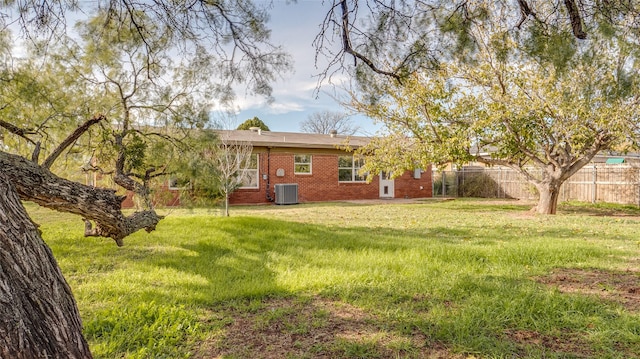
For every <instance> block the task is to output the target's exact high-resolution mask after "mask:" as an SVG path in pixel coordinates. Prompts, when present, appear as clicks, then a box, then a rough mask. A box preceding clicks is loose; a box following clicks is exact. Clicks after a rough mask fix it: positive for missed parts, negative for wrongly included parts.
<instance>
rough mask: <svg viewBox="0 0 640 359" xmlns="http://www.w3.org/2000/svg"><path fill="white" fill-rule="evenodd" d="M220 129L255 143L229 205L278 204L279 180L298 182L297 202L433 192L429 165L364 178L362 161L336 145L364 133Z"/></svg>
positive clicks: (355, 142)
mask: <svg viewBox="0 0 640 359" xmlns="http://www.w3.org/2000/svg"><path fill="white" fill-rule="evenodd" d="M219 134H220V136H224V138H226V139H227V140H228V141H234V142H239V143H250V144H251V145H252V146H253V155H252V161H251V162H252V166H251V168H250V169H249V171H248V175H247V176H246V180H245V183H244V184H243V186H242V187H240V188H239V189H237V190H236V191H235V192H234V193H233V194H232V195H231V197H230V203H232V204H258V203H269V202H273V201H275V202H276V203H277V204H282V203H278V201H277V200H276V190H277V188H279V189H280V190H281V189H282V188H284V187H283V185H297V186H295V187H297V198H296V203H298V202H317V201H337V200H358V199H377V198H425V197H431V196H432V186H431V168H426V169H415V170H414V171H406V172H405V173H404V174H402V176H399V177H397V178H395V179H391V178H387V177H386V176H385V175H380V176H376V177H375V178H374V179H373V180H372V181H371V183H367V182H366V181H365V177H366V176H361V175H360V174H359V173H358V170H359V168H360V166H361V165H362V160H361V159H359V158H358V157H354V156H353V154H352V153H350V152H347V151H345V150H342V149H340V148H341V147H342V146H344V145H345V144H346V143H347V141H348V143H349V146H350V147H351V148H358V147H359V146H362V145H364V144H366V143H367V142H368V141H369V139H368V138H367V137H356V136H349V137H347V136H341V135H324V134H309V133H289V132H271V131H259V130H257V129H256V130H246V131H241V130H234V131H219ZM277 185H280V186H277ZM287 187H288V188H290V187H291V186H287Z"/></svg>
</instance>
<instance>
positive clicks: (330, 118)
mask: <svg viewBox="0 0 640 359" xmlns="http://www.w3.org/2000/svg"><path fill="white" fill-rule="evenodd" d="M300 130H301V131H302V132H307V133H322V134H329V133H331V131H336V133H339V134H342V135H347V136H351V135H355V134H356V133H357V132H358V131H360V127H359V126H357V125H354V124H353V121H352V120H351V118H350V117H349V116H348V115H347V114H345V113H342V112H336V111H328V110H327V111H321V112H314V113H312V114H310V115H309V117H308V118H307V120H305V121H303V122H302V123H300Z"/></svg>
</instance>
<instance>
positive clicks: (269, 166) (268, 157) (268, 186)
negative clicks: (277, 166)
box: [267, 147, 273, 202]
mask: <svg viewBox="0 0 640 359" xmlns="http://www.w3.org/2000/svg"><path fill="white" fill-rule="evenodd" d="M270 179H271V147H267V201H269V202H273V197H271V191H270V190H269V189H270V188H271V187H270V186H271V185H270Z"/></svg>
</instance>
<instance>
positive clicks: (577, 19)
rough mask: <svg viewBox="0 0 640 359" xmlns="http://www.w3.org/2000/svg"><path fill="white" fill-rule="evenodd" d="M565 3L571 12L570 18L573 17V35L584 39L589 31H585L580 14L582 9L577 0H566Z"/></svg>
mask: <svg viewBox="0 0 640 359" xmlns="http://www.w3.org/2000/svg"><path fill="white" fill-rule="evenodd" d="M564 5H565V7H566V8H567V11H568V12H569V18H570V19H571V28H572V29H573V35H574V36H575V37H577V38H578V39H581V40H584V39H586V38H587V33H586V32H585V31H584V27H583V24H582V16H580V10H579V9H578V6H577V5H576V2H575V0H564Z"/></svg>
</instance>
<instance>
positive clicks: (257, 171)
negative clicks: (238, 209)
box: [238, 153, 260, 189]
mask: <svg viewBox="0 0 640 359" xmlns="http://www.w3.org/2000/svg"><path fill="white" fill-rule="evenodd" d="M251 156H256V168H247V169H246V172H249V171H252V172H253V171H255V173H256V185H255V186H243V185H240V187H238V188H239V189H260V156H258V154H257V153H252V154H251Z"/></svg>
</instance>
